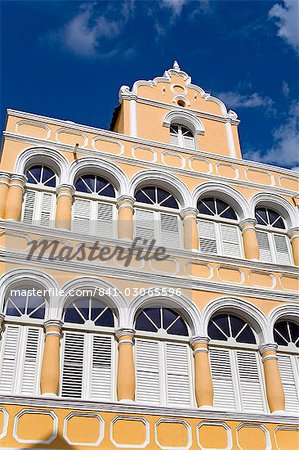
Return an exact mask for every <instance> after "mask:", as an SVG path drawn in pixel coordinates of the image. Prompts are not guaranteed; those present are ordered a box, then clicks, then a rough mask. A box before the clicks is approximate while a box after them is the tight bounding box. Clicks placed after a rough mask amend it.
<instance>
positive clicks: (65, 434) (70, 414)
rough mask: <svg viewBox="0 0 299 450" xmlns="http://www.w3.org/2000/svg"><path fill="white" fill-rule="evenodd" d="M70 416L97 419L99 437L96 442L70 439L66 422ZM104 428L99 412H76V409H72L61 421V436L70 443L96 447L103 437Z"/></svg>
mask: <svg viewBox="0 0 299 450" xmlns="http://www.w3.org/2000/svg"><path fill="white" fill-rule="evenodd" d="M72 417H91V418H95V419H97V420H98V421H99V422H100V429H99V437H98V439H97V440H96V442H93V443H85V442H73V441H71V440H70V439H69V437H68V435H67V423H68V421H69V420H70V419H71V418H72ZM104 428H105V423H104V420H103V419H102V417H101V416H100V415H99V414H91V413H88V412H76V411H73V412H71V413H69V414H68V415H67V416H66V417H65V418H64V421H63V438H64V439H65V440H66V442H67V443H68V444H70V445H84V446H86V447H96V446H98V445H99V444H100V443H101V442H102V440H103V439H104Z"/></svg>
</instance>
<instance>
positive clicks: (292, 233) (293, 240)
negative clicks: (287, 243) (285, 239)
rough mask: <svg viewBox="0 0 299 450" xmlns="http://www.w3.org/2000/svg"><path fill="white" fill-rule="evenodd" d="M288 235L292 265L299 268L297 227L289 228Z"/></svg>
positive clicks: (298, 232)
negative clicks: (291, 252) (291, 251)
mask: <svg viewBox="0 0 299 450" xmlns="http://www.w3.org/2000/svg"><path fill="white" fill-rule="evenodd" d="M288 235H289V237H290V240H291V244H292V250H293V259H294V263H295V265H296V266H299V227H294V228H290V229H289V232H288Z"/></svg>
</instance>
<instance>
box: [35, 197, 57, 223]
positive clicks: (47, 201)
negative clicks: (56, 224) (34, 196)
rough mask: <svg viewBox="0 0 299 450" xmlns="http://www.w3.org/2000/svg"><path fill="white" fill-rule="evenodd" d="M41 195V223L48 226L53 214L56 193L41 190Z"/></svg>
mask: <svg viewBox="0 0 299 450" xmlns="http://www.w3.org/2000/svg"><path fill="white" fill-rule="evenodd" d="M39 196H40V197H41V211H40V220H39V222H40V225H42V226H43V227H48V226H49V225H50V220H51V216H52V211H53V207H54V200H55V195H54V194H51V193H49V192H40V193H39Z"/></svg>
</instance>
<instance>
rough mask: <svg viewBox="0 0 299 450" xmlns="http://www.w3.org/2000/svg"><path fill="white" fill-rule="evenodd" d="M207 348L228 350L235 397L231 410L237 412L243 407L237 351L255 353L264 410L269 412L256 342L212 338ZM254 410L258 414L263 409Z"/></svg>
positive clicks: (242, 410) (241, 410)
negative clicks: (248, 342) (247, 342)
mask: <svg viewBox="0 0 299 450" xmlns="http://www.w3.org/2000/svg"><path fill="white" fill-rule="evenodd" d="M252 331H253V330H252ZM254 334H255V333H254ZM230 341H231V342H232V341H234V342H233V343H230ZM209 348H215V349H225V350H228V351H229V357H230V364H231V372H232V384H233V390H234V398H235V405H236V408H235V409H233V410H231V411H237V412H244V409H243V408H242V399H241V383H240V378H239V370H238V362H237V351H238V350H239V351H244V352H251V353H255V355H256V358H257V369H258V374H259V381H260V386H261V392H262V400H263V407H264V412H269V407H268V403H267V394H266V386H265V377H264V370H263V367H262V359H261V356H260V354H259V351H258V346H257V345H256V344H245V343H239V342H236V340H235V339H234V338H229V340H228V341H221V340H217V339H213V340H211V342H210V343H209ZM217 409H221V410H222V409H223V410H227V408H219V407H217ZM245 412H246V411H245ZM251 412H252V411H251ZM256 412H257V413H259V414H262V413H263V411H260V410H257V411H256Z"/></svg>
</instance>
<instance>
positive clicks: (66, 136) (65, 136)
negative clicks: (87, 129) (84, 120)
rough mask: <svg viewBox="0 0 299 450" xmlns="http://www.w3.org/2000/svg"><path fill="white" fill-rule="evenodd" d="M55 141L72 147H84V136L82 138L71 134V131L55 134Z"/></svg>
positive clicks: (79, 135)
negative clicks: (77, 145)
mask: <svg viewBox="0 0 299 450" xmlns="http://www.w3.org/2000/svg"><path fill="white" fill-rule="evenodd" d="M57 141H58V142H61V143H63V144H68V145H74V146H75V145H76V144H79V147H82V146H84V145H85V139H84V136H82V135H81V134H76V133H72V132H71V131H70V132H69V131H61V132H60V133H57Z"/></svg>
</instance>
